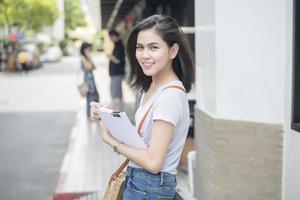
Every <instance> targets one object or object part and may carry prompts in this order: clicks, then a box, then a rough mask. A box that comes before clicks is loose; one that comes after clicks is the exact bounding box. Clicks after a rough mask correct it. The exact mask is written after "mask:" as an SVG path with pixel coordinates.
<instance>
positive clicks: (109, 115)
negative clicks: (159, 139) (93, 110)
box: [97, 107, 147, 149]
mask: <svg viewBox="0 0 300 200" xmlns="http://www.w3.org/2000/svg"><path fill="white" fill-rule="evenodd" d="M97 113H98V115H99V116H100V118H101V120H102V121H103V123H104V124H105V126H106V128H107V129H108V130H109V132H110V133H111V135H112V136H113V137H114V138H115V139H117V140H118V141H120V142H123V143H124V144H126V145H128V146H131V147H135V148H139V149H146V148H147V146H146V144H145V143H144V141H143V139H142V138H141V137H140V136H139V134H138V133H137V130H136V128H135V126H133V125H132V124H131V122H130V120H129V119H128V117H127V115H126V113H125V112H117V111H113V110H111V109H108V108H104V107H101V108H98V109H97Z"/></svg>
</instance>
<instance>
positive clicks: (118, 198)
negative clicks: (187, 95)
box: [103, 85, 185, 200]
mask: <svg viewBox="0 0 300 200" xmlns="http://www.w3.org/2000/svg"><path fill="white" fill-rule="evenodd" d="M167 88H177V89H180V90H183V91H184V92H185V90H184V89H183V88H182V87H180V86H176V85H173V86H168V87H166V88H165V89H167ZM152 106H153V104H152V105H151V106H150V107H149V108H148V110H147V112H146V113H145V114H144V116H143V118H142V120H141V122H140V124H139V127H138V134H139V135H140V132H141V128H142V126H143V124H144V121H145V119H146V117H147V115H148V112H149V111H150V109H151V108H152ZM128 163H129V159H126V160H125V161H124V162H123V164H122V165H121V166H120V167H119V168H118V170H117V171H116V172H115V173H114V174H113V175H112V176H111V177H110V179H109V182H108V185H107V186H106V189H105V193H104V197H103V200H122V199H123V190H124V184H125V180H126V170H127V165H128Z"/></svg>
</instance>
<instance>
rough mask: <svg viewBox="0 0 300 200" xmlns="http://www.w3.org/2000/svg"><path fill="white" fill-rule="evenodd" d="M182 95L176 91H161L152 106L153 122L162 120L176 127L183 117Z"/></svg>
mask: <svg viewBox="0 0 300 200" xmlns="http://www.w3.org/2000/svg"><path fill="white" fill-rule="evenodd" d="M183 95H185V94H184V93H183V92H182V91H180V90H178V89H167V90H165V91H163V92H162V93H161V94H160V95H159V97H158V98H159V99H158V100H157V101H156V103H155V105H154V109H153V121H154V120H164V121H167V122H169V123H171V124H173V125H174V126H176V125H177V124H178V122H179V121H180V120H181V118H182V115H183V114H182V109H183V108H182V105H183V101H184V99H183Z"/></svg>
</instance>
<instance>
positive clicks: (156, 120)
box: [91, 15, 194, 200]
mask: <svg viewBox="0 0 300 200" xmlns="http://www.w3.org/2000/svg"><path fill="white" fill-rule="evenodd" d="M127 55H128V57H129V62H130V66H131V72H130V76H129V81H130V83H131V84H132V86H135V87H136V88H138V89H140V90H142V91H143V95H142V98H141V101H140V106H139V108H138V110H137V112H136V115H135V121H136V124H137V127H138V125H139V124H141V123H142V128H141V129H140V135H141V137H142V138H143V140H144V142H145V143H146V145H147V147H148V148H147V149H146V150H141V149H136V148H132V147H129V146H127V145H125V144H122V143H120V142H119V141H117V140H116V139H114V138H113V137H112V136H111V135H110V134H109V132H108V131H107V130H106V131H102V137H103V140H104V142H106V143H107V144H109V145H110V146H112V147H113V148H114V149H115V150H117V152H118V153H120V154H122V155H124V156H125V157H127V158H128V159H129V160H130V163H129V166H128V168H127V174H126V186H125V189H124V193H123V197H124V199H126V200H129V199H132V200H139V199H147V200H152V199H173V198H174V196H175V186H176V173H177V171H176V168H177V166H178V163H179V160H180V157H181V153H182V150H183V147H184V143H185V139H186V136H187V132H188V128H189V119H190V117H189V106H188V99H187V96H186V92H189V91H190V89H191V86H192V83H193V81H194V63H193V56H192V55H193V54H192V52H191V50H190V48H189V46H188V44H187V41H186V40H185V36H184V33H183V32H182V30H181V29H180V27H179V25H178V23H177V22H176V21H175V20H174V19H173V18H171V17H167V16H162V15H153V16H151V17H148V18H147V19H145V20H143V21H141V22H139V23H138V24H136V25H135V26H134V27H133V30H132V32H131V34H130V36H129V39H128V42H127ZM91 106H92V108H93V112H92V118H93V119H95V120H96V119H99V117H98V116H97V114H96V112H94V110H95V109H96V108H97V107H99V106H101V105H99V104H97V103H91ZM144 116H146V118H145V120H142V119H143V118H144ZM141 121H143V122H141Z"/></svg>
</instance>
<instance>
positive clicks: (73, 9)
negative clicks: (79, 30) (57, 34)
mask: <svg viewBox="0 0 300 200" xmlns="http://www.w3.org/2000/svg"><path fill="white" fill-rule="evenodd" d="M64 3H65V6H64V7H65V32H68V31H70V30H74V29H75V28H76V27H78V26H85V25H86V22H85V20H84V19H85V14H84V12H83V11H82V10H81V9H80V0H65V1H64Z"/></svg>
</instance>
